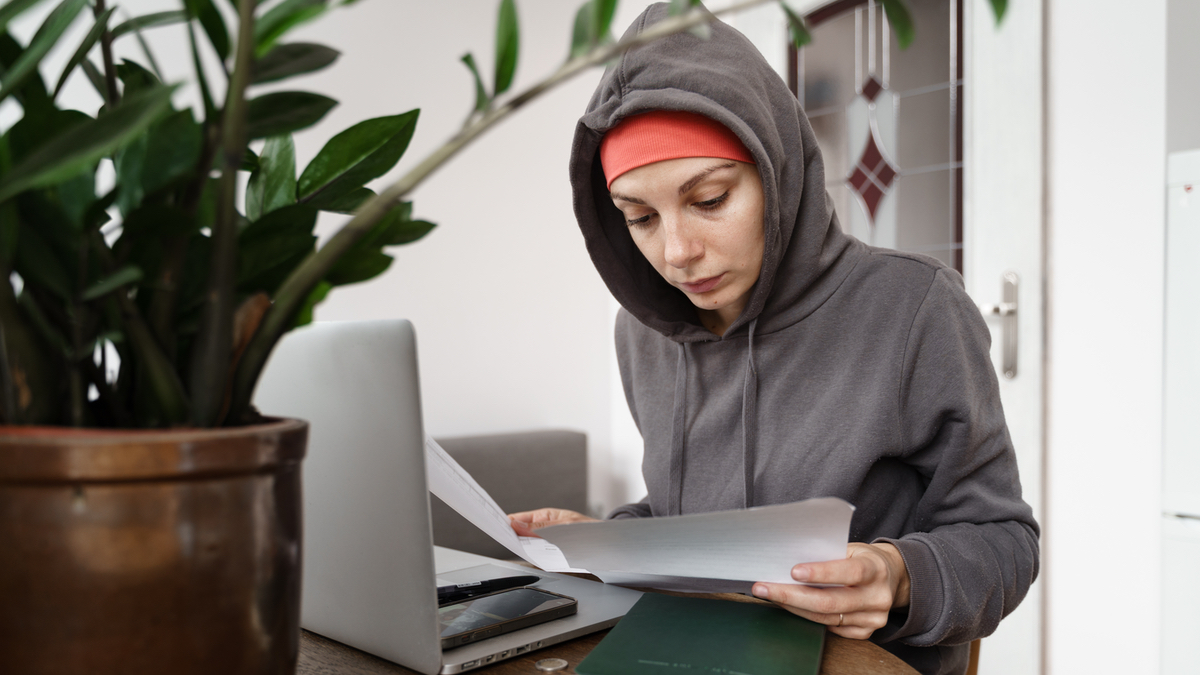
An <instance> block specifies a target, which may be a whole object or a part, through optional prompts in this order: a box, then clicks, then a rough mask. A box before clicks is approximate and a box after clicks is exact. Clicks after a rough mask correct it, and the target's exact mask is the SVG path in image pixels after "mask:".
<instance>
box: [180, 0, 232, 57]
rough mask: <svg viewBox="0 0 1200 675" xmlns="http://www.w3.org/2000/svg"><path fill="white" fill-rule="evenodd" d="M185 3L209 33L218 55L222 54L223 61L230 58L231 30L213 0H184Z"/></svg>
mask: <svg viewBox="0 0 1200 675" xmlns="http://www.w3.org/2000/svg"><path fill="white" fill-rule="evenodd" d="M183 5H184V7H186V8H187V12H188V14H190V15H191V16H193V17H195V18H196V19H198V20H199V21H200V26H201V27H203V28H204V33H205V35H208V41H209V42H210V43H212V46H213V50H214V51H216V52H217V56H220V57H221V60H222V61H224V60H225V59H227V58H229V30H228V29H227V28H226V27H225V20H224V19H222V18H221V13H220V12H218V11H217V8H216V6H215V5H213V3H212V0H183Z"/></svg>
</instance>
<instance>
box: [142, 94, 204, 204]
mask: <svg viewBox="0 0 1200 675" xmlns="http://www.w3.org/2000/svg"><path fill="white" fill-rule="evenodd" d="M203 144H204V130H203V128H201V126H200V125H199V124H197V123H196V120H195V119H193V118H192V110H191V108H185V109H183V110H180V111H178V112H175V113H172V114H170V115H168V116H167V117H166V118H164V119H163V120H162V121H160V122H157V123H156V124H155V125H154V126H152V127H150V133H149V134H148V135H147V137H146V157H145V162H144V164H143V168H142V173H141V176H140V177H139V180H140V182H141V184H142V189H143V190H145V193H146V194H152V193H154V192H156V191H158V190H160V189H162V188H164V187H166V186H168V185H170V184H172V183H173V182H175V181H176V180H178V179H180V178H183V177H184V176H190V175H191V174H192V171H193V170H195V168H196V163H197V162H198V161H200V152H201V149H202V146H203Z"/></svg>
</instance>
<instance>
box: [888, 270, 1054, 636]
mask: <svg viewBox="0 0 1200 675" xmlns="http://www.w3.org/2000/svg"><path fill="white" fill-rule="evenodd" d="M990 344H991V337H990V334H989V332H988V329H987V326H986V324H985V323H984V321H983V317H982V316H981V315H980V313H979V310H978V308H977V307H976V306H975V304H974V302H973V301H972V300H971V299H970V298H969V297H968V296H967V294H966V292H965V290H964V289H963V286H962V281H961V277H959V276H958V275H957V274H955V273H953V272H951V271H949V270H945V269H943V270H940V271H939V272H938V273H937V274H936V276H935V278H934V281H933V283H932V284H931V286H930V288H929V291H928V293H927V295H926V297H925V300H924V302H923V303H922V305H921V307H920V309H919V310H918V311H917V314H916V316H915V317H914V321H913V326H912V329H911V331H910V334H909V340H908V344H907V346H906V348H905V356H904V369H903V371H902V372H903V381H902V383H901V387H900V397H899V415H900V434H901V442H902V443H903V447H905V448H908V449H909V450H908V452H907V454H906V457H905V461H907V462H908V463H910V464H911V465H913V466H914V467H916V468H917V470H918V471H920V473H921V474H922V476H924V478H925V480H926V481H927V487H926V490H925V493H924V495H923V496H922V498H921V500H920V502H919V504H918V505H917V510H916V527H917V530H918V531H917V532H914V533H911V534H908V535H904V536H902V537H900V538H899V539H881V540H880V541H887V542H890V543H892V544H894V545H895V546H896V547H897V548H898V549H899V550H900V552H901V554H902V555H903V557H904V562H905V565H906V566H907V568H908V573H909V577H910V578H911V583H912V586H911V594H910V604H909V607H908V610H907V616H906V617H905V616H903V614H902V612H903V610H901V612H897V613H894V614H901V615H900V616H894V617H893V621H892V622H890V623H889V628H891V629H892V631H894V632H892V631H889V632H891V634H890V635H885V636H880V637H881V638H882V639H883V640H885V641H886V640H901V641H902V642H904V643H907V644H910V645H916V646H927V645H934V644H961V643H965V642H969V641H971V640H974V639H975V638H978V637H982V636H985V635H988V634H990V633H992V632H993V631H994V630H995V629H996V626H997V625H998V624H999V623H1000V620H1001V619H1002V618H1004V617H1005V616H1007V615H1008V614H1009V613H1010V612H1011V611H1012V610H1013V609H1014V608H1016V606H1017V604H1018V603H1020V602H1021V599H1022V598H1024V597H1025V594H1026V592H1027V591H1028V590H1029V586H1030V585H1031V584H1032V583H1033V580H1034V579H1035V578H1036V577H1037V573H1038V534H1039V530H1038V524H1037V522H1036V521H1035V520H1034V518H1033V512H1032V509H1031V508H1030V507H1029V505H1028V504H1026V503H1025V502H1024V501H1023V500H1022V498H1021V483H1020V480H1019V478H1018V475H1017V462H1016V455H1015V453H1014V450H1013V447H1012V442H1011V440H1010V439H1009V436H1008V428H1007V426H1006V425H1005V421H1004V411H1003V409H1002V408H1001V404H1000V392H999V385H998V382H997V379H996V373H995V369H994V366H993V365H992V361H991V358H990V356H989V347H990Z"/></svg>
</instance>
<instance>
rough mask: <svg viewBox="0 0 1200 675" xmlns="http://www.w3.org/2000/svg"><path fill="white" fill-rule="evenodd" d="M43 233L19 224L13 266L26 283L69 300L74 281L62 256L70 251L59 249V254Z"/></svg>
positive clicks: (65, 255) (38, 229)
mask: <svg viewBox="0 0 1200 675" xmlns="http://www.w3.org/2000/svg"><path fill="white" fill-rule="evenodd" d="M44 235H45V233H43V232H42V231H41V230H40V228H36V227H23V228H21V237H20V239H19V240H18V241H17V255H16V256H15V260H14V263H15V264H14V265H13V269H14V270H16V272H17V274H20V275H21V278H22V279H24V280H25V285H26V287H29V288H38V287H40V288H44V289H46V290H48V291H50V292H51V293H53V294H55V295H56V296H58V297H59V299H61V300H70V299H71V296H72V293H71V288H72V287H73V286H74V284H73V283H72V282H71V274H70V273H69V272H68V271H67V269H68V268H67V266H66V265H65V264H63V258H64V257H69V256H70V255H71V252H69V251H62V252H61V255H60V252H56V250H55V246H54V244H53V243H51V242H50V241H48V240H47V239H46V237H45V236H44ZM7 281H8V280H7V279H6V280H5V282H6V283H7Z"/></svg>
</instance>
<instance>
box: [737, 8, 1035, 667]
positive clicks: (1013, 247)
mask: <svg viewBox="0 0 1200 675" xmlns="http://www.w3.org/2000/svg"><path fill="white" fill-rule="evenodd" d="M906 4H907V5H908V7H909V8H910V9H911V11H912V15H913V21H914V25H915V31H916V38H915V42H914V44H913V45H912V46H910V47H909V48H908V49H906V50H900V49H898V47H897V45H896V44H895V40H894V37H893V36H892V35H891V32H890V30H889V29H888V27H887V19H886V16H885V14H884V12H883V10H882V8H881V7H880V6H878V5H873V4H872V3H871V2H869V1H868V0H839V1H837V2H828V3H819V2H813V3H808V5H807V6H808V8H809V9H808V13H807V19H808V22H809V26H810V29H811V30H812V34H813V43H812V44H811V45H809V46H807V47H805V48H804V49H802V50H801V51H800V53H793V56H792V58H791V59H790V62H789V64H788V65H789V72H788V75H789V78H790V80H791V82H792V84H793V88H794V90H795V91H797V92H798V95H799V96H801V97H802V101H803V102H804V104H805V109H806V111H807V112H808V114H809V117H810V119H812V121H813V127H814V129H816V131H817V134H818V138H819V139H820V142H821V145H822V151H823V153H824V155H825V160H826V170H827V176H828V178H827V181H828V183H827V184H828V188H829V192H830V194H831V196H832V197H833V199H834V201H835V203H836V205H837V209H838V212H839V215H840V216H841V219H842V223H843V227H845V228H846V229H847V230H849V231H850V232H851V233H853V234H854V235H855V236H857V237H859V238H860V239H863V240H864V241H867V242H868V243H872V244H876V245H879V246H886V247H892V248H899V249H901V250H909V251H917V252H921V253H925V254H927V255H931V256H933V257H936V258H939V259H940V260H942V261H943V262H944V263H946V264H947V265H950V266H952V267H954V268H956V269H958V270H959V271H960V272H962V273H963V277H964V280H965V282H966V287H967V291H968V293H970V294H971V296H972V297H973V298H975V300H976V302H977V303H978V304H979V305H980V306H981V307H987V308H989V309H991V310H999V309H1001V308H1003V311H992V312H988V323H989V325H990V326H991V328H992V353H993V361H994V363H995V366H996V369H997V374H998V376H999V380H1000V395H1001V398H1002V400H1003V403H1004V409H1005V415H1006V417H1007V420H1008V426H1009V432H1010V434H1011V435H1012V440H1013V444H1014V446H1015V448H1016V451H1017V459H1018V463H1019V467H1020V471H1021V482H1022V485H1023V487H1024V491H1025V498H1026V500H1027V501H1028V502H1029V503H1030V505H1032V506H1033V509H1034V513H1035V514H1036V515H1037V516H1038V519H1039V522H1044V517H1043V513H1044V512H1043V508H1042V505H1043V500H1042V492H1043V490H1042V481H1043V478H1042V465H1043V464H1042V456H1043V437H1042V428H1043V410H1044V408H1043V388H1042V381H1043V380H1042V343H1043V299H1042V295H1043V291H1042V289H1043V236H1042V227H1043V213H1042V212H1043V207H1042V191H1043V178H1042V175H1043V141H1042V117H1043V105H1042V45H1043V38H1042V2H1041V1H1040V0H1025V1H1023V2H1019V3H1010V4H1009V7H1008V12H1007V14H1006V16H1005V17H1004V20H1003V22H1002V23H1001V24H1000V25H997V24H996V20H995V17H994V16H993V14H992V12H991V9H990V7H989V5H988V3H986V2H984V1H983V0H906ZM740 27H741V26H739V28H740ZM752 39H756V38H755V36H752ZM756 41H757V39H756ZM760 47H762V48H765V49H775V48H777V47H774V46H772V45H765V44H764V45H760ZM767 53H768V54H769V53H770V52H767ZM1006 279H1007V280H1011V281H1013V282H1015V288H1011V290H1009V291H1007V293H1008V294H1009V295H1007V296H1006V295H1005V293H1006V291H1005V280H1006ZM1014 301H1015V302H1014ZM1014 310H1015V313H1013V312H1014ZM1006 333H1007V335H1006ZM1006 352H1007V359H1006ZM1006 360H1007V361H1009V362H1008V363H1006ZM1041 588H1042V581H1041V580H1039V581H1038V582H1037V583H1036V584H1035V585H1034V587H1033V588H1032V589H1031V591H1030V594H1029V596H1028V597H1026V599H1025V600H1024V602H1023V603H1022V604H1021V605H1020V607H1018V608H1017V610H1016V611H1015V612H1014V613H1013V614H1011V615H1010V616H1009V617H1008V618H1007V619H1005V621H1004V622H1003V623H1002V624H1001V625H1000V628H999V629H998V630H997V631H996V633H995V634H994V635H992V636H989V637H988V638H986V639H984V641H983V644H982V649H981V658H980V668H979V672H980V673H982V674H990V675H1000V674H1007V673H1039V672H1042V631H1041V626H1042V612H1043V601H1042V592H1041Z"/></svg>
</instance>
